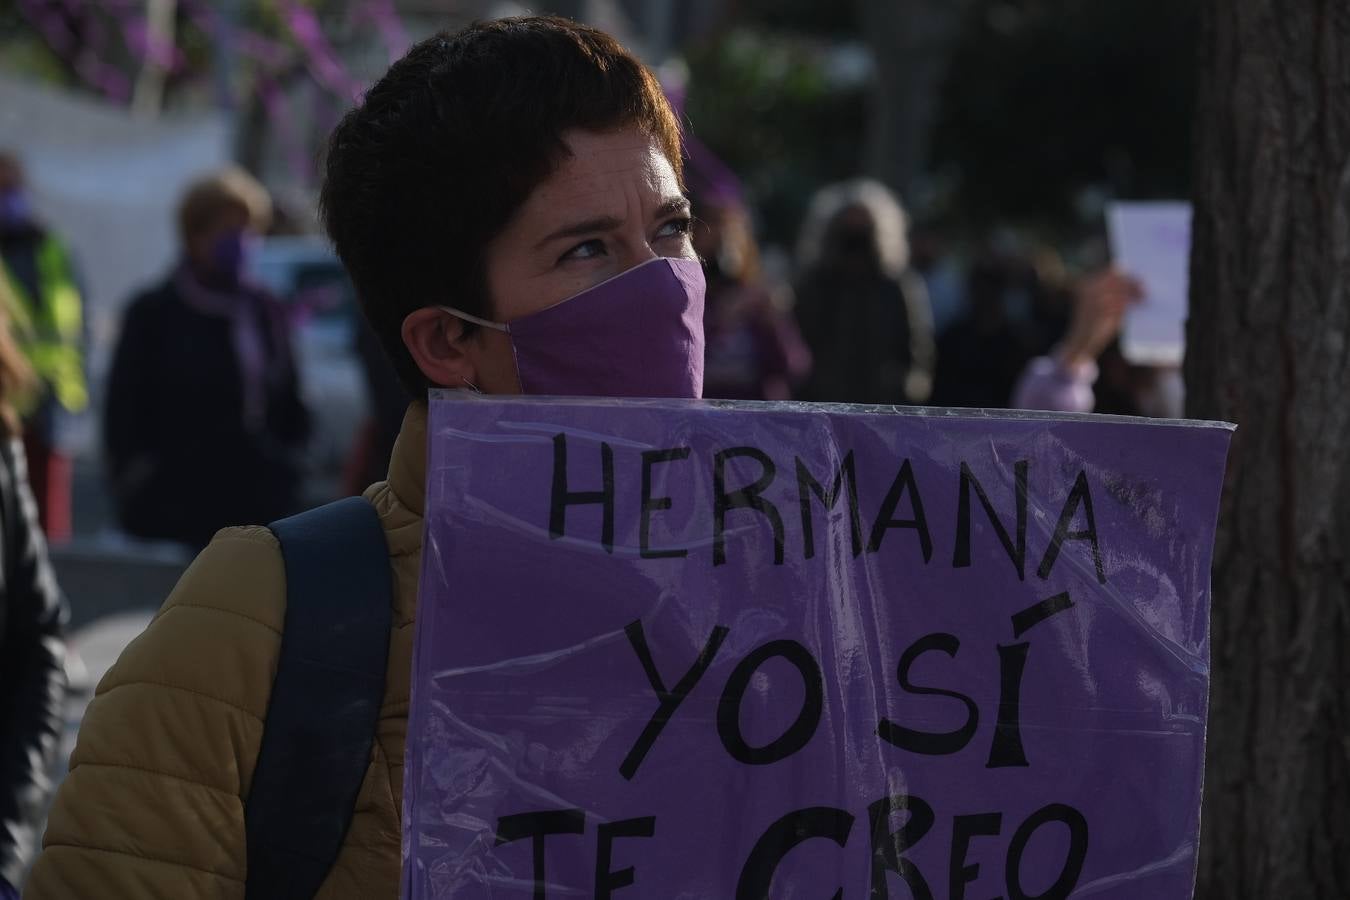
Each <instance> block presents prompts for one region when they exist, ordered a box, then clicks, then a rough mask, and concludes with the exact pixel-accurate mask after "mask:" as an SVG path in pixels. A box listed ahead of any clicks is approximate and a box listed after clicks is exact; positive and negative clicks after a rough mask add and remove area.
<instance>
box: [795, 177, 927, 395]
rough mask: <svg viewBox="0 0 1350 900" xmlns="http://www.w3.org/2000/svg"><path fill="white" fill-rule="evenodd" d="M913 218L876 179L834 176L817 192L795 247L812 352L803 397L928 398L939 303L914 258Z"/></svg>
mask: <svg viewBox="0 0 1350 900" xmlns="http://www.w3.org/2000/svg"><path fill="white" fill-rule="evenodd" d="M908 227H909V223H908V220H907V218H906V216H905V212H904V210H903V209H902V208H901V207H900V202H899V201H898V200H897V199H896V197H895V195H894V194H892V193H891V192H890V190H889V189H887V188H886V186H885V185H883V184H881V183H880V182H877V181H872V180H869V179H860V180H857V181H850V182H845V183H843V184H839V185H834V186H831V187H828V188H825V189H824V190H822V191H820V192H819V193H818V194H817V195H816V196H815V198H814V199H813V200H812V202H811V208H810V210H809V212H808V213H807V217H806V222H805V223H804V224H803V225H802V234H801V239H800V241H799V244H800V247H799V250H798V266H799V268H800V275H799V277H798V282H797V321H798V322H799V323H800V324H801V329H802V334H804V335H805V336H806V340H807V343H808V344H809V345H810V347H811V355H812V358H813V359H814V360H815V370H814V372H813V373H812V375H811V378H810V380H809V381H807V383H806V386H805V387H804V388H803V391H802V395H803V399H805V400H816V401H826V402H840V403H885V404H891V403H924V402H926V401H927V400H928V396H929V392H930V391H931V390H932V385H933V355H934V350H933V312H932V309H931V307H930V306H929V303H928V292H927V290H926V289H925V288H924V284H923V279H922V278H920V277H919V276H918V274H917V273H915V272H914V271H913V270H912V269H911V268H910V267H909V240H908V236H907V234H906V229H907V228H908Z"/></svg>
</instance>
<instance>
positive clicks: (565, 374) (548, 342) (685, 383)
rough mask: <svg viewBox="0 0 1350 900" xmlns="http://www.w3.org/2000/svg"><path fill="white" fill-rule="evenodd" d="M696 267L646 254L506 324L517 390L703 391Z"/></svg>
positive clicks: (693, 394) (666, 394)
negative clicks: (644, 258) (589, 285)
mask: <svg viewBox="0 0 1350 900" xmlns="http://www.w3.org/2000/svg"><path fill="white" fill-rule="evenodd" d="M703 292H704V283H703V267H702V266H701V265H700V264H699V263H698V261H696V260H692V259H669V258H662V259H654V260H652V261H650V262H646V263H643V264H642V265H640V266H634V267H633V268H631V269H629V270H628V271H627V272H624V273H623V274H621V275H618V276H615V277H614V278H611V279H609V280H608V281H604V282H601V283H600V284H598V285H596V286H595V287H593V288H589V289H587V290H585V291H582V292H581V293H580V294H576V295H575V296H572V297H569V298H568V299H566V300H563V301H561V302H559V303H556V304H554V305H553V306H550V307H549V308H548V309H545V310H542V311H540V312H537V313H531V314H530V315H528V316H522V317H521V318H519V319H516V320H515V321H514V322H511V323H509V324H505V325H503V324H501V323H498V322H489V321H486V320H484V319H479V318H476V317H474V316H470V315H468V314H466V313H463V312H460V311H459V310H457V309H451V308H449V307H442V309H444V310H445V311H446V312H448V313H450V314H451V315H453V316H457V317H458V318H461V319H464V320H465V321H466V322H473V323H475V324H478V325H482V326H485V327H487V328H494V329H496V330H498V331H502V332H505V333H506V334H507V335H508V336H509V337H510V338H511V346H512V349H513V350H514V352H515V356H516V373H517V375H518V376H519V377H520V389H521V391H522V392H523V393H526V394H535V395H547V396H558V397H661V398H692V399H698V398H700V397H702V396H703Z"/></svg>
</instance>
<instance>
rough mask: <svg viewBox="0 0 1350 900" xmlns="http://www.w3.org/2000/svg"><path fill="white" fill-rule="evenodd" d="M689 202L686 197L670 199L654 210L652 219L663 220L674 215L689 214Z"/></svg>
mask: <svg viewBox="0 0 1350 900" xmlns="http://www.w3.org/2000/svg"><path fill="white" fill-rule="evenodd" d="M689 208H690V207H689V200H688V198H686V197H671V198H670V199H669V200H666V201H665V202H664V203H662V204H661V205H660V206H658V207H657V208H656V212H655V214H654V215H653V216H652V218H655V219H664V218H665V217H666V216H672V215H674V214H675V213H687V212H689Z"/></svg>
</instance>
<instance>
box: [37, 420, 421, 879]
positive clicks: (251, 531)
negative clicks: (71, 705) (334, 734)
mask: <svg viewBox="0 0 1350 900" xmlns="http://www.w3.org/2000/svg"><path fill="white" fill-rule="evenodd" d="M425 454H426V407H425V406H423V405H421V404H414V405H413V407H412V409H411V410H410V411H409V413H408V416H407V418H406V419H405V421H404V425H403V432H402V434H401V435H400V437H399V440H398V444H397V446H396V447H395V450H394V460H393V463H392V464H391V466H390V472H389V480H388V481H387V482H385V483H382V484H378V485H375V486H374V487H372V488H370V490H368V491H367V492H366V497H367V499H369V500H370V501H371V502H372V503H373V504H374V506H375V508H376V510H377V511H378V512H379V515H380V519H381V521H382V522H383V524H384V530H385V536H386V538H387V539H388V541H389V555H390V564H391V566H392V567H393V571H394V578H395V585H394V610H393V623H394V625H393V630H392V633H391V635H390V644H389V672H388V676H387V680H386V684H385V695H384V704H383V708H382V709H381V711H380V721H379V725H378V727H377V729H376V741H375V745H374V748H373V751H372V754H371V760H370V768H369V770H368V771H367V773H366V778H365V781H364V783H363V784H362V786H361V793H360V796H359V798H358V800H357V803H356V810H355V815H354V818H353V819H352V825H351V829H350V830H349V831H348V833H347V839H346V842H345V844H344V846H343V849H342V853H341V855H340V856H339V857H338V861H337V864H336V866H335V867H334V868H333V871H332V872H331V873H330V874H329V876H328V880H327V881H326V882H325V883H324V885H323V888H322V889H321V890H320V891H319V894H318V896H319V898H322V900H348V898H351V900H357V898H361V900H381V898H389V900H393V898H396V897H397V896H398V885H399V865H400V863H399V858H400V857H399V853H400V816H401V810H402V802H403V747H404V741H405V737H406V731H407V726H408V691H409V681H410V678H411V665H412V646H413V619H414V614H415V612H416V604H417V577H418V569H419V565H420V562H421V555H422V552H421V551H422V506H423V499H424V490H425V486H424V478H425V471H426V456H425ZM285 593H286V592H285V573H284V569H283V566H282V560H281V552H280V549H279V547H278V545H277V542H276V539H275V538H274V537H273V536H272V533H271V532H270V531H268V530H267V529H265V528H234V529H228V530H226V531H223V532H221V533H220V534H219V535H217V537H216V539H215V540H214V541H212V543H211V545H210V546H209V547H207V549H206V550H205V551H204V552H203V553H202V555H201V556H200V557H198V559H197V560H196V562H194V563H193V564H192V566H191V567H190V568H189V569H188V571H187V572H186V573H185V574H184V575H183V578H182V580H181V581H180V582H179V584H178V586H177V587H176V588H175V589H174V591H173V593H172V594H171V595H170V597H169V599H168V601H167V602H166V603H165V604H164V606H163V608H162V609H161V610H160V612H159V614H158V615H157V616H156V617H155V620H154V622H153V623H151V625H150V627H149V628H147V629H146V631H145V633H144V634H142V635H141V636H140V637H138V638H137V639H136V640H135V641H134V642H133V643H132V644H131V645H130V646H128V647H127V649H126V651H125V652H123V654H122V656H121V658H120V659H119V660H118V661H117V663H116V665H114V666H113V668H112V669H111V670H110V671H109V672H108V674H107V676H106V677H105V678H104V679H103V681H102V683H101V684H100V685H99V687H98V692H97V695H96V696H95V699H94V700H93V702H92V703H91V704H90V705H89V709H88V711H87V713H86V714H85V718H84V723H83V725H82V726H81V728H80V734H79V740H78V743H77V745H76V748H75V752H74V754H72V756H71V771H70V775H69V777H68V778H67V779H66V781H65V783H64V784H63V785H62V787H61V790H60V792H59V793H58V794H57V798H56V805H55V808H54V809H53V810H52V814H51V818H50V821H49V823H48V827H47V835H46V839H45V841H44V847H45V849H44V852H43V854H42V856H41V857H40V858H39V860H38V863H37V866H36V868H35V869H34V871H33V874H32V877H31V878H30V880H29V883H28V886H27V890H26V891H25V893H24V896H25V897H26V898H30V900H82V898H119V900H120V898H137V900H141V898H145V900H150V898H156V900H158V898H164V900H170V898H172V900H208V898H209V900H217V898H219V900H226V898H228V900H242V898H243V896H244V875H245V870H246V867H247V862H246V859H245V852H244V840H245V838H244V800H245V798H247V797H248V793H249V785H250V782H251V780H252V777H253V764H254V760H256V759H257V756H258V748H259V745H260V742H261V739H262V730H263V716H264V715H266V712H267V701H268V696H269V694H270V692H271V686H272V679H273V676H274V674H275V672H276V665H277V656H278V652H279V649H280V645H281V643H280V642H281V628H282V622H283V618H284V615H285V607H286V596H285Z"/></svg>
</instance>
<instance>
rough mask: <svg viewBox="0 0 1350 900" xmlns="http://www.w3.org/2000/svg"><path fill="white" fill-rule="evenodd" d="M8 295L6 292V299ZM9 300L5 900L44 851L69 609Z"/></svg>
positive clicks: (0, 577) (3, 373)
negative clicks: (22, 407) (50, 549)
mask: <svg viewBox="0 0 1350 900" xmlns="http://www.w3.org/2000/svg"><path fill="white" fill-rule="evenodd" d="M4 290H5V288H4V285H0V294H3V292H4ZM10 302H12V298H9V297H5V296H0V900H17V898H18V896H19V892H18V886H19V881H20V879H21V877H22V875H23V873H24V871H25V870H26V868H27V866H28V864H29V862H30V861H31V859H32V857H33V855H34V854H35V853H36V851H37V846H38V837H39V834H38V831H39V828H40V825H41V818H42V812H43V810H44V809H45V807H46V800H47V793H48V790H49V788H50V785H49V784H48V780H47V772H48V769H49V768H50V766H51V764H52V760H53V758H54V757H55V755H56V750H57V744H58V736H59V733H60V726H61V702H62V699H63V698H64V696H65V686H66V676H65V645H64V643H63V642H62V634H61V632H62V628H63V625H64V622H65V608H66V607H65V600H64V599H63V598H62V596H61V592H60V589H59V588H58V587H57V586H56V578H55V576H53V574H52V567H51V563H50V562H49V561H48V559H47V543H46V541H45V539H44V538H43V536H42V530H41V529H40V528H39V526H38V514H37V502H36V501H35V500H34V499H33V493H32V491H31V490H30V489H29V487H28V474H27V471H26V466H25V462H24V455H23V443H22V441H21V439H20V429H19V417H18V415H17V413H16V412H15V405H16V404H17V403H19V402H21V400H22V397H23V396H24V395H25V394H26V393H28V392H30V391H31V390H32V389H33V388H34V386H35V385H34V382H33V380H32V376H31V373H30V371H29V370H28V367H27V364H26V363H25V362H24V360H23V357H22V356H21V355H20V353H19V351H18V348H17V347H16V346H15V344H14V340H13V338H12V337H11V336H10V333H9V321H8V318H9V317H8V313H7V310H8V309H9V304H10Z"/></svg>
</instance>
